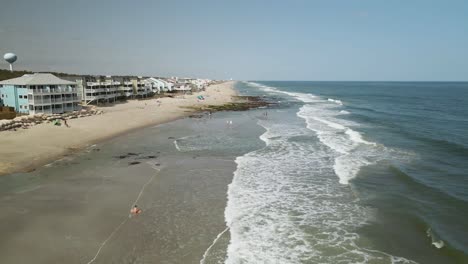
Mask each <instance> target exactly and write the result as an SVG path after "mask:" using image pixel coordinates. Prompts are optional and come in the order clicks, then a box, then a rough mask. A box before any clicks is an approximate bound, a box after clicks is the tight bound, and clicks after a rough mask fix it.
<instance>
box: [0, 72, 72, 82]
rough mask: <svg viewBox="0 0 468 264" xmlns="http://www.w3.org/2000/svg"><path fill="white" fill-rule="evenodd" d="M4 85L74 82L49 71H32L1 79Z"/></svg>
mask: <svg viewBox="0 0 468 264" xmlns="http://www.w3.org/2000/svg"><path fill="white" fill-rule="evenodd" d="M0 84H4V85H60V84H68V85H71V84H76V83H75V82H71V81H67V80H63V79H60V78H58V77H57V76H55V75H53V74H50V73H34V74H25V75H23V76H21V77H18V78H13V79H8V80H4V81H1V82H0Z"/></svg>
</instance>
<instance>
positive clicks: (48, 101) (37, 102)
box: [28, 99, 52, 105]
mask: <svg viewBox="0 0 468 264" xmlns="http://www.w3.org/2000/svg"><path fill="white" fill-rule="evenodd" d="M28 102H29V103H30V104H35V105H37V104H51V103H52V101H51V100H50V99H43V100H40V99H39V100H32V99H29V100H28Z"/></svg>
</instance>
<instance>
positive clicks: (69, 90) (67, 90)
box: [28, 88, 77, 94]
mask: <svg viewBox="0 0 468 264" xmlns="http://www.w3.org/2000/svg"><path fill="white" fill-rule="evenodd" d="M76 92H77V89H76V88H54V89H28V93H30V94H50V93H76Z"/></svg>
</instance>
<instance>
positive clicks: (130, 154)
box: [127, 152, 140, 156]
mask: <svg viewBox="0 0 468 264" xmlns="http://www.w3.org/2000/svg"><path fill="white" fill-rule="evenodd" d="M127 155H128V156H138V155H140V153H133V152H129V153H127Z"/></svg>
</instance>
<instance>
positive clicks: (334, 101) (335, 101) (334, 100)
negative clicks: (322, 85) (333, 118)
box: [327, 98, 343, 105]
mask: <svg viewBox="0 0 468 264" xmlns="http://www.w3.org/2000/svg"><path fill="white" fill-rule="evenodd" d="M327 100H328V101H329V102H333V103H335V104H339V105H343V102H341V100H336V99H333V98H328V99H327Z"/></svg>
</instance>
